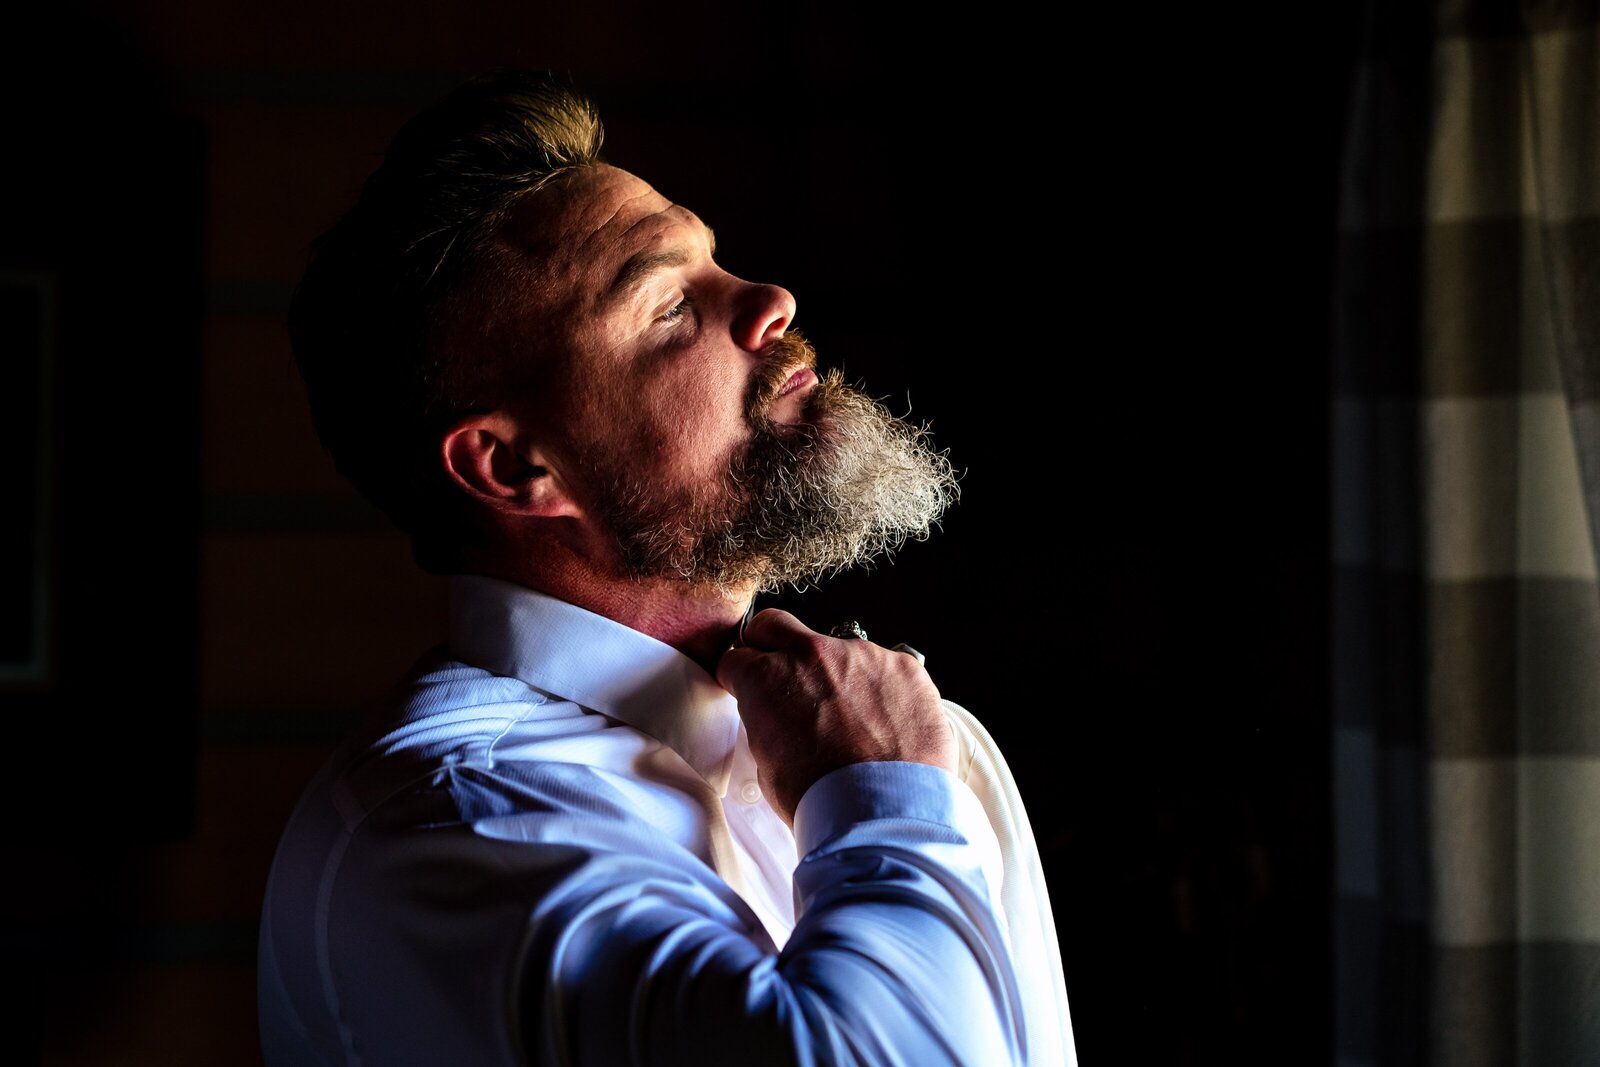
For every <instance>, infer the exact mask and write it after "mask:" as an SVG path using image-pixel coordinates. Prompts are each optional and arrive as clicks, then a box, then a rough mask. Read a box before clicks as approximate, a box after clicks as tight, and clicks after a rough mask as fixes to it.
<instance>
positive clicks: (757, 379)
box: [745, 330, 817, 422]
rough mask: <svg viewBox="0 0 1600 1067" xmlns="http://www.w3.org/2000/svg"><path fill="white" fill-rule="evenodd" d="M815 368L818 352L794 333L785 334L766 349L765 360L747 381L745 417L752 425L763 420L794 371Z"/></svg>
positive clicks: (791, 331) (808, 342)
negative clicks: (748, 383) (748, 387)
mask: <svg viewBox="0 0 1600 1067" xmlns="http://www.w3.org/2000/svg"><path fill="white" fill-rule="evenodd" d="M801 368H805V369H807V370H816V369H817V350H816V349H815V348H813V347H811V342H810V341H807V340H806V339H805V338H804V337H802V336H801V335H800V334H799V333H797V332H795V331H794V330H789V331H786V332H785V333H784V334H783V335H782V336H781V337H779V338H778V339H777V340H776V341H773V342H772V343H771V344H770V345H768V346H767V350H766V353H765V359H764V360H763V362H762V364H761V366H760V368H759V369H757V371H756V373H755V374H754V376H752V377H751V379H750V389H749V391H748V392H747V393H746V394H745V416H746V417H747V418H748V419H749V420H750V421H751V422H758V421H760V420H761V419H763V418H765V416H766V413H767V409H768V408H769V407H771V406H772V402H773V401H774V400H776V399H777V398H778V393H779V391H780V390H781V389H783V386H784V383H786V382H787V381H788V380H789V377H790V376H791V375H792V374H794V372H795V371H797V370H800V369H801Z"/></svg>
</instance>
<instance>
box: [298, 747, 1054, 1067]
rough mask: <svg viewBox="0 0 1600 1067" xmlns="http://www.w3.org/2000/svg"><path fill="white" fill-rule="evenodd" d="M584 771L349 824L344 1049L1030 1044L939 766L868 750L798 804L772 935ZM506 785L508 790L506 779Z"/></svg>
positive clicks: (950, 1053)
mask: <svg viewBox="0 0 1600 1067" xmlns="http://www.w3.org/2000/svg"><path fill="white" fill-rule="evenodd" d="M585 770H586V769H585V768H580V767H565V768H563V767H559V766H556V767H546V768H542V769H540V771H539V773H538V774H537V775H536V776H534V777H533V778H529V779H526V780H521V781H517V782H514V783H508V782H505V781H495V780H491V779H490V778H489V777H487V774H486V772H484V771H483V770H482V769H481V768H480V769H458V770H455V771H451V772H448V775H449V777H450V778H451V779H452V780H451V781H450V782H449V783H447V784H448V785H449V786H450V788H449V789H448V790H445V792H447V793H449V794H450V795H451V796H452V797H454V798H455V800H456V806H458V807H459V799H460V797H461V796H463V795H465V794H468V793H473V792H474V791H476V796H477V799H476V800H475V801H473V802H472V804H471V805H469V806H471V807H473V808H474V809H475V817H473V818H471V819H461V818H455V819H450V818H442V817H441V815H442V814H443V812H442V811H441V810H440V808H439V798H440V795H441V791H440V790H439V789H438V788H437V786H438V783H437V782H435V783H433V785H432V786H431V787H430V788H425V789H419V790H418V791H417V792H416V793H415V795H413V796H411V797H409V798H408V797H401V798H396V799H395V800H394V801H393V802H392V803H390V804H387V805H385V809H384V811H383V812H381V813H374V816H373V817H371V818H369V819H367V820H366V823H365V825H364V826H363V829H362V832H361V833H360V834H357V835H355V836H354V837H352V839H351V841H350V844H349V851H348V854H347V855H346V856H345V857H344V858H343V860H342V862H341V864H340V867H341V871H342V873H341V875H340V877H339V878H338V879H337V880H336V882H335V883H334V884H333V885H332V886H330V889H329V891H328V892H327V894H326V896H325V902H326V909H325V912H324V918H325V920H326V926H325V929H326V930H327V931H328V940H327V943H326V957H325V964H326V967H325V973H326V975H327V980H328V981H329V982H330V983H331V986H332V988H330V990H329V994H330V998H331V999H333V1000H334V1001H336V1003H337V1011H338V1015H339V1019H340V1030H341V1031H342V1033H343V1035H344V1043H345V1046H346V1050H347V1053H348V1057H347V1058H348V1060H349V1061H350V1062H362V1063H373V1064H386V1065H387V1064H410V1063H429V1064H435V1063H440V1062H450V1063H458V1064H467V1065H471V1064H480V1063H481V1064H524V1063H530V1064H538V1065H541V1067H545V1065H549V1067H556V1065H560V1067H578V1065H585V1067H587V1065H608V1067H609V1065H637V1067H666V1065H673V1067H678V1065H686V1064H695V1065H717V1064H728V1065H733V1064H738V1065H741V1067H743V1065H748V1064H752V1063H759V1064H772V1065H785V1064H796V1065H801V1064H804V1065H811V1064H840V1065H851V1064H875V1065H915V1067H936V1065H940V1064H983V1065H996V1067H1003V1065H1005V1064H1020V1063H1023V1062H1024V1056H1023V1044H1022V1036H1021V1035H1022V1033H1023V1029H1022V1027H1023V1023H1022V1014H1021V1012H1022V1009H1021V1007H1020V998H1019V995H1018V989H1017V984H1016V977H1015V970H1014V967H1013V964H1012V960H1011V958H1010V955H1009V949H1008V946H1007V940H1006V936H1005V932H1004V929H1003V927H1002V925H1001V921H1000V919H999V916H998V908H997V906H996V901H995V900H994V899H993V894H992V889H991V886H990V883H989V881H988V879H987V878H986V876H985V872H984V865H985V862H986V860H987V859H988V858H990V857H992V855H993V853H994V850H995V849H997V847H998V846H997V844H996V841H995V838H994V831H993V830H992V828H991V827H990V824H989V820H988V817H987V816H986V814H985V812H984V810H983V807H982V805H981V804H980V803H979V801H978V799H977V798H976V796H975V795H974V794H973V793H972V792H971V790H969V789H968V788H967V787H966V786H964V785H962V784H961V783H960V782H959V781H958V780H957V779H956V778H955V777H954V776H953V775H951V774H949V773H947V772H945V771H943V770H941V769H940V768H937V767H931V766H925V765H922V764H914V763H887V762H885V763H864V764H856V765H853V766H849V767H844V768H841V769H839V770H837V771H834V772H832V773H831V774H829V775H827V776H825V777H824V778H822V779H821V780H819V781H818V782H817V783H816V784H814V785H813V786H812V788H811V789H810V790H809V791H808V792H807V793H806V795H805V797H804V798H803V799H802V800H801V802H800V805H799V808H798V810H797V812H796V819H795V833H796V840H797V844H798V847H799V850H800V852H801V855H802V859H801V861H800V864H799V866H798V868H797V870H796V872H795V893H796V903H797V914H798V916H799V918H798V921H797V924H796V926H795V929H794V931H793V933H792V935H791V937H790V939H789V941H788V943H787V944H786V945H785V946H784V948H783V950H782V951H781V952H778V951H775V950H774V946H773V944H772V942H771V940H770V939H769V938H768V937H767V935H766V933H765V931H764V930H763V929H762V928H761V925H760V923H759V922H758V921H757V920H756V919H755V917H754V916H753V914H752V913H751V912H750V910H749V909H748V907H746V906H745V905H744V903H743V902H742V901H741V900H739V899H738V897H737V896H736V895H734V894H733V893H732V891H731V890H730V889H729V888H728V887H727V885H726V884H725V883H723V882H722V881H721V879H719V878H718V877H717V876H716V874H715V873H714V872H713V871H712V870H711V868H710V867H708V866H707V865H706V864H705V863H703V862H702V861H700V860H699V859H698V858H697V857H696V856H694V855H693V854H692V853H690V852H689V851H687V850H685V849H683V848H680V847H679V846H677V845H675V844H673V843H671V842H667V841H664V840H662V838H661V837H660V835H658V834H653V833H651V832H650V830H649V824H648V821H647V820H641V819H639V818H638V817H637V815H636V814H634V813H632V812H629V811H628V810H626V808H625V806H623V805H620V804H612V803H610V802H609V801H608V800H607V799H606V790H605V789H604V788H603V783H601V782H598V781H593V780H588V781H586V780H585V779H584V778H583V774H584V772H585ZM511 789H515V790H516V791H517V792H518V794H519V795H517V796H515V797H512V796H510V795H508V793H507V791H508V790H511Z"/></svg>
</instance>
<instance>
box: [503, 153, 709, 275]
mask: <svg viewBox="0 0 1600 1067" xmlns="http://www.w3.org/2000/svg"><path fill="white" fill-rule="evenodd" d="M681 226H689V227H691V228H692V229H695V230H703V229H705V225H704V224H703V223H702V222H701V221H700V219H699V218H698V217H697V216H696V215H695V214H694V212H692V211H690V210H689V209H688V208H686V207H683V206H682V205H681V204H674V203H673V202H672V201H670V200H668V199H667V198H666V197H664V196H662V195H661V194H660V193H658V192H656V191H655V190H654V189H652V188H651V187H650V186H649V185H648V184H646V183H645V182H644V181H642V180H641V179H639V178H637V177H635V176H634V175H632V174H629V173H628V172H627V171H624V170H619V169H618V168H616V167H611V166H606V165H605V164H595V165H593V166H590V167H584V168H582V169H581V170H579V171H575V172H573V173H572V174H570V175H568V176H566V177H565V178H564V179H563V180H562V181H560V182H558V183H556V184H555V185H554V186H550V187H546V188H545V189H543V190H541V191H540V192H539V193H537V194H535V195H534V196H532V197H529V198H528V200H527V201H526V202H525V203H524V205H522V206H521V207H519V208H518V209H516V210H514V211H513V213H512V216H511V218H510V219H509V220H508V225H507V227H506V236H507V238H509V239H510V240H511V241H512V242H513V243H515V244H516V245H517V246H518V247H519V249H520V250H521V251H522V253H523V254H524V255H525V256H528V257H529V258H534V259H544V260H546V261H547V262H551V263H564V264H567V265H571V264H574V263H598V262H603V261H607V260H610V259H614V258H617V257H626V256H627V255H629V254H631V253H632V252H634V251H637V250H639V249H640V248H642V247H646V246H648V245H649V244H650V243H652V242H653V241H654V240H655V239H656V238H657V237H658V236H659V235H660V234H661V233H662V232H663V231H665V230H669V229H672V228H674V227H681Z"/></svg>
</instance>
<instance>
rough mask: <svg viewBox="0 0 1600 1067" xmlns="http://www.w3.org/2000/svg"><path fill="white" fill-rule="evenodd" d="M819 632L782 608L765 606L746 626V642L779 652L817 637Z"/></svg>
mask: <svg viewBox="0 0 1600 1067" xmlns="http://www.w3.org/2000/svg"><path fill="white" fill-rule="evenodd" d="M816 636H818V635H817V632H816V631H815V630H813V629H811V628H810V627H808V626H807V625H806V624H805V623H803V622H801V621H800V620H799V619H797V618H795V617H794V616H793V615H791V614H789V613H788V612H787V611H784V610H783V609H782V608H763V609H762V610H760V611H758V612H756V614H755V615H754V616H753V617H752V618H751V619H750V623H749V625H747V626H746V627H745V628H744V644H745V645H747V646H749V647H750V648H757V649H763V650H765V651H768V652H777V651H780V650H782V649H786V648H792V647H794V646H795V645H796V644H797V643H798V642H801V641H806V640H809V639H811V638H813V637H816Z"/></svg>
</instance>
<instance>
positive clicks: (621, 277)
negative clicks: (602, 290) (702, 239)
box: [604, 226, 717, 304]
mask: <svg viewBox="0 0 1600 1067" xmlns="http://www.w3.org/2000/svg"><path fill="white" fill-rule="evenodd" d="M706 242H707V244H708V246H709V248H710V252H711V255H713V256H715V255H716V254H717V235H716V233H714V232H713V231H712V229H711V227H709V226H707V227H706ZM689 259H690V253H689V250H688V249H687V248H682V247H679V248H669V249H666V250H664V251H660V252H640V253H638V254H637V255H634V256H631V257H629V259H628V261H627V262H626V263H624V264H623V265H622V269H621V270H619V271H617V276H616V277H615V278H613V279H612V280H611V284H610V285H609V286H608V287H607V288H606V295H605V298H604V299H605V302H606V303H608V304H610V303H614V302H616V301H618V300H621V299H622V298H623V297H624V296H626V295H627V294H628V293H629V292H631V291H632V290H633V289H635V288H637V287H638V286H639V285H640V284H641V283H642V282H644V280H645V279H646V278H649V277H650V275H652V274H654V273H655V272H656V271H658V270H665V269H666V268H668V267H681V266H683V265H684V264H685V263H687V262H689Z"/></svg>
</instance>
